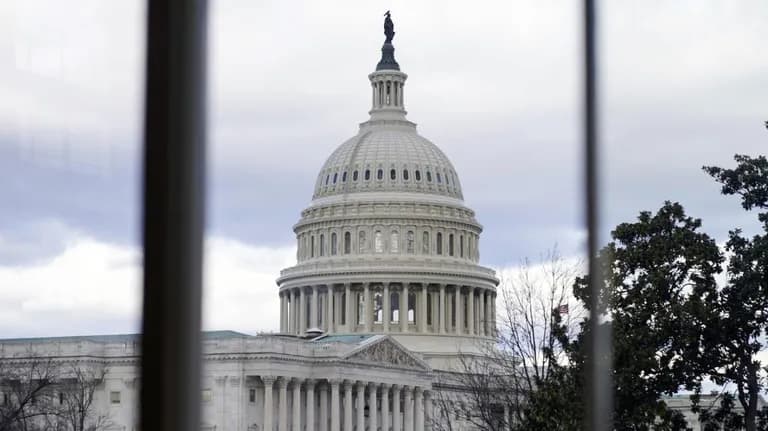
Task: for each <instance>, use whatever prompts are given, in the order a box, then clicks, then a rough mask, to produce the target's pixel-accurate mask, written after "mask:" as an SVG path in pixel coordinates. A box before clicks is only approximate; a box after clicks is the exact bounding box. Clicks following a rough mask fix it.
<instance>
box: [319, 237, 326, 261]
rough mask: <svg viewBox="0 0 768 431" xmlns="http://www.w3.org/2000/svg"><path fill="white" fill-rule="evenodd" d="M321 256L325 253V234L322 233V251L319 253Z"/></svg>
mask: <svg viewBox="0 0 768 431" xmlns="http://www.w3.org/2000/svg"><path fill="white" fill-rule="evenodd" d="M318 254H319V255H320V256H324V255H325V235H323V234H320V253H318Z"/></svg>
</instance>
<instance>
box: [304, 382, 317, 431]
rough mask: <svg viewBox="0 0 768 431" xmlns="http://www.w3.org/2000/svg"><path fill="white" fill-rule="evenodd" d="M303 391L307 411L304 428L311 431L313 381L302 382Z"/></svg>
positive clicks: (312, 424)
mask: <svg viewBox="0 0 768 431" xmlns="http://www.w3.org/2000/svg"><path fill="white" fill-rule="evenodd" d="M304 391H305V392H306V393H307V411H306V418H305V420H304V422H305V425H304V428H306V429H308V430H313V429H315V381H314V380H312V379H307V380H306V381H305V382H304Z"/></svg>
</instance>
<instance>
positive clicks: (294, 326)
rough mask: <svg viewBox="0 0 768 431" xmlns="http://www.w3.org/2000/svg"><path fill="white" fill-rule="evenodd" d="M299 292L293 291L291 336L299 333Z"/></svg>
mask: <svg viewBox="0 0 768 431" xmlns="http://www.w3.org/2000/svg"><path fill="white" fill-rule="evenodd" d="M298 302H299V291H298V290H295V289H292V290H291V316H290V319H291V334H297V333H298V332H299V319H298V314H299V307H298V305H297V304H298Z"/></svg>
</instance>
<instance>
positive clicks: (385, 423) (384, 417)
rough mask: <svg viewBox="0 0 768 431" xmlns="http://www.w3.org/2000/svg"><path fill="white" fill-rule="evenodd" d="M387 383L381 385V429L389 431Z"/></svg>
mask: <svg viewBox="0 0 768 431" xmlns="http://www.w3.org/2000/svg"><path fill="white" fill-rule="evenodd" d="M389 424H390V420H389V385H388V384H386V383H384V384H382V385H381V429H382V431H389Z"/></svg>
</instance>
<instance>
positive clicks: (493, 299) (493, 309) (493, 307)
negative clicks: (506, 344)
mask: <svg viewBox="0 0 768 431" xmlns="http://www.w3.org/2000/svg"><path fill="white" fill-rule="evenodd" d="M495 336H496V293H495V292H494V293H491V337H495Z"/></svg>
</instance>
